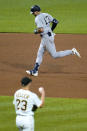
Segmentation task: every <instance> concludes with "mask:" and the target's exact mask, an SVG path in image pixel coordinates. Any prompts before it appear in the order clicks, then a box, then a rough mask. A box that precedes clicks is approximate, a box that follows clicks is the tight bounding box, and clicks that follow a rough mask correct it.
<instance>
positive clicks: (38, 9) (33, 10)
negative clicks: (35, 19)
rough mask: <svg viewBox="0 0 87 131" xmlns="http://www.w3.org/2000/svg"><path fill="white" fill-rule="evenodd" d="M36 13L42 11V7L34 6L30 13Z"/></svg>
mask: <svg viewBox="0 0 87 131" xmlns="http://www.w3.org/2000/svg"><path fill="white" fill-rule="evenodd" d="M35 11H38V12H39V11H41V9H40V7H39V6H38V5H34V6H32V7H31V9H30V13H31V14H33V13H34V12H35Z"/></svg>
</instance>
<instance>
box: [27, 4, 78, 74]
mask: <svg viewBox="0 0 87 131" xmlns="http://www.w3.org/2000/svg"><path fill="white" fill-rule="evenodd" d="M30 13H31V14H33V15H34V16H35V23H36V26H37V29H35V30H34V33H35V34H40V36H41V43H40V47H39V49H38V53H37V58H36V63H35V66H34V68H33V70H26V72H27V74H29V75H33V76H38V69H39V67H40V64H41V63H42V60H43V55H44V53H45V51H48V52H49V54H50V55H51V56H52V57H53V58H60V57H64V56H67V55H73V54H75V55H77V56H78V57H80V54H79V52H78V51H77V50H76V49H75V48H73V49H71V50H65V51H59V52H56V47H55V44H54V36H55V34H54V33H53V30H54V29H55V27H56V26H57V24H58V23H59V22H58V20H56V19H55V18H53V17H52V16H51V15H50V14H48V13H41V9H40V7H39V6H38V5H34V6H33V7H32V8H31V12H30ZM50 23H52V27H51V26H50Z"/></svg>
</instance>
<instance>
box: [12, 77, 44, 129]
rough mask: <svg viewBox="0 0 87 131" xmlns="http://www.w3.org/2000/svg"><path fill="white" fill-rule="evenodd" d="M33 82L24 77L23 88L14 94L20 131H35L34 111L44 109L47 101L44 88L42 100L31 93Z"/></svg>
mask: <svg viewBox="0 0 87 131" xmlns="http://www.w3.org/2000/svg"><path fill="white" fill-rule="evenodd" d="M31 82H32V80H31V79H30V78H28V77H24V78H22V80H21V85H22V88H21V89H19V90H17V91H16V92H15V94H14V100H13V104H14V105H15V111H16V126H17V127H18V128H19V131H34V111H35V110H36V109H37V108H39V107H42V106H43V104H44V100H45V91H44V88H41V89H40V93H41V99H39V98H38V96H37V95H36V94H35V93H33V92H31V91H30V85H31Z"/></svg>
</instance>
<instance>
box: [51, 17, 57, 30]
mask: <svg viewBox="0 0 87 131" xmlns="http://www.w3.org/2000/svg"><path fill="white" fill-rule="evenodd" d="M58 23H59V21H58V20H56V19H53V21H52V27H51V30H52V31H53V30H54V29H55V27H56V26H57V24H58Z"/></svg>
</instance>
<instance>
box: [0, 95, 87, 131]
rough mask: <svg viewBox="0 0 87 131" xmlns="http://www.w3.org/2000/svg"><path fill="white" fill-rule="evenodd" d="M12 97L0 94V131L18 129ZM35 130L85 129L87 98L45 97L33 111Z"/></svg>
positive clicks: (83, 130)
mask: <svg viewBox="0 0 87 131" xmlns="http://www.w3.org/2000/svg"><path fill="white" fill-rule="evenodd" d="M12 101H13V97H9V96H5V97H4V96H0V131H18V129H17V128H16V125H15V117H16V115H15V110H14V106H13V104H12ZM35 120H36V121H35V131H86V130H87V100H86V99H71V98H70V99H69V98H65V99H64V98H46V101H45V106H44V107H43V108H42V109H38V110H37V111H36V113H35Z"/></svg>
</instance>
